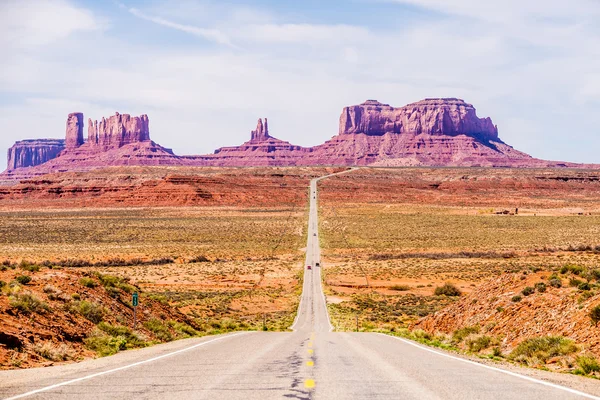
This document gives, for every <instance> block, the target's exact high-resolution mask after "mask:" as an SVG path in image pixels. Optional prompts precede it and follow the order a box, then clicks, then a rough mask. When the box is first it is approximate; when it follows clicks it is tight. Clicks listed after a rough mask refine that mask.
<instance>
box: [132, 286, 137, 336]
mask: <svg viewBox="0 0 600 400" xmlns="http://www.w3.org/2000/svg"><path fill="white" fill-rule="evenodd" d="M131 304H132V305H133V329H135V325H136V323H137V307H138V304H139V296H138V292H133V296H132V298H131Z"/></svg>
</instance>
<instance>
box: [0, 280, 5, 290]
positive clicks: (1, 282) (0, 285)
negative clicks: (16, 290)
mask: <svg viewBox="0 0 600 400" xmlns="http://www.w3.org/2000/svg"><path fill="white" fill-rule="evenodd" d="M4 286H6V282H4V281H0V289H2V288H4Z"/></svg>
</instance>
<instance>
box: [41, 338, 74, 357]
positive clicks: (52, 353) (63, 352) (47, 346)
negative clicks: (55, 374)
mask: <svg viewBox="0 0 600 400" xmlns="http://www.w3.org/2000/svg"><path fill="white" fill-rule="evenodd" d="M32 349H33V351H34V352H35V353H37V354H38V355H40V356H42V357H44V358H46V359H48V360H51V361H66V360H70V359H72V358H73V357H74V356H75V350H74V349H73V347H71V346H69V345H68V344H66V343H59V344H54V343H52V342H41V343H39V342H38V343H34V344H33V346H32Z"/></svg>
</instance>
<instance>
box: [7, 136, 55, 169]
mask: <svg viewBox="0 0 600 400" xmlns="http://www.w3.org/2000/svg"><path fill="white" fill-rule="evenodd" d="M64 149H65V141H64V140H63V139H33V140H20V141H18V142H16V143H15V144H14V145H13V146H12V147H11V148H10V149H8V170H9V171H12V170H15V169H17V168H26V167H35V166H36V165H40V164H43V163H45V162H46V161H49V160H52V159H53V158H56V157H57V156H58V155H59V154H60V152H61V151H63V150H64Z"/></svg>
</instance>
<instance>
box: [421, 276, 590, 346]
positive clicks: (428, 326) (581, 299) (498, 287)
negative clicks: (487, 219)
mask: <svg viewBox="0 0 600 400" xmlns="http://www.w3.org/2000/svg"><path fill="white" fill-rule="evenodd" d="M573 268H574V270H575V272H576V273H577V274H575V273H573V270H568V267H563V269H562V271H563V272H564V273H560V271H556V272H535V273H527V272H523V273H514V274H504V275H501V276H499V277H497V278H493V279H491V280H490V281H488V282H487V283H485V284H483V285H481V286H480V287H478V288H477V290H475V291H473V292H471V293H470V294H468V295H465V296H464V297H463V298H462V299H461V300H460V301H458V302H456V303H454V304H451V305H449V306H448V307H446V308H444V309H442V310H440V311H438V312H436V313H435V314H433V315H430V316H428V317H425V318H424V319H422V320H421V321H419V322H417V323H416V324H415V325H414V326H413V327H415V328H420V329H423V330H425V331H427V332H430V333H435V332H441V333H446V334H451V333H453V332H456V331H457V330H459V329H465V328H470V327H480V328H481V330H482V331H485V333H486V334H487V335H490V336H494V337H497V338H500V340H501V347H502V350H503V351H505V352H506V351H510V350H512V349H514V348H515V347H516V346H517V345H518V344H519V343H521V342H522V341H524V340H526V339H531V338H536V337H543V336H563V337H566V338H570V339H573V340H574V341H575V342H576V343H577V344H578V345H580V350H582V351H584V352H585V351H589V352H592V353H594V354H595V355H596V356H600V328H599V327H597V326H596V325H595V323H594V321H593V320H592V319H591V317H590V312H591V310H592V309H593V308H594V307H595V306H597V305H598V304H599V302H600V292H599V291H598V283H597V282H595V279H596V278H594V277H593V275H586V273H585V272H579V269H578V267H573ZM588 280H589V281H588Z"/></svg>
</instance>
